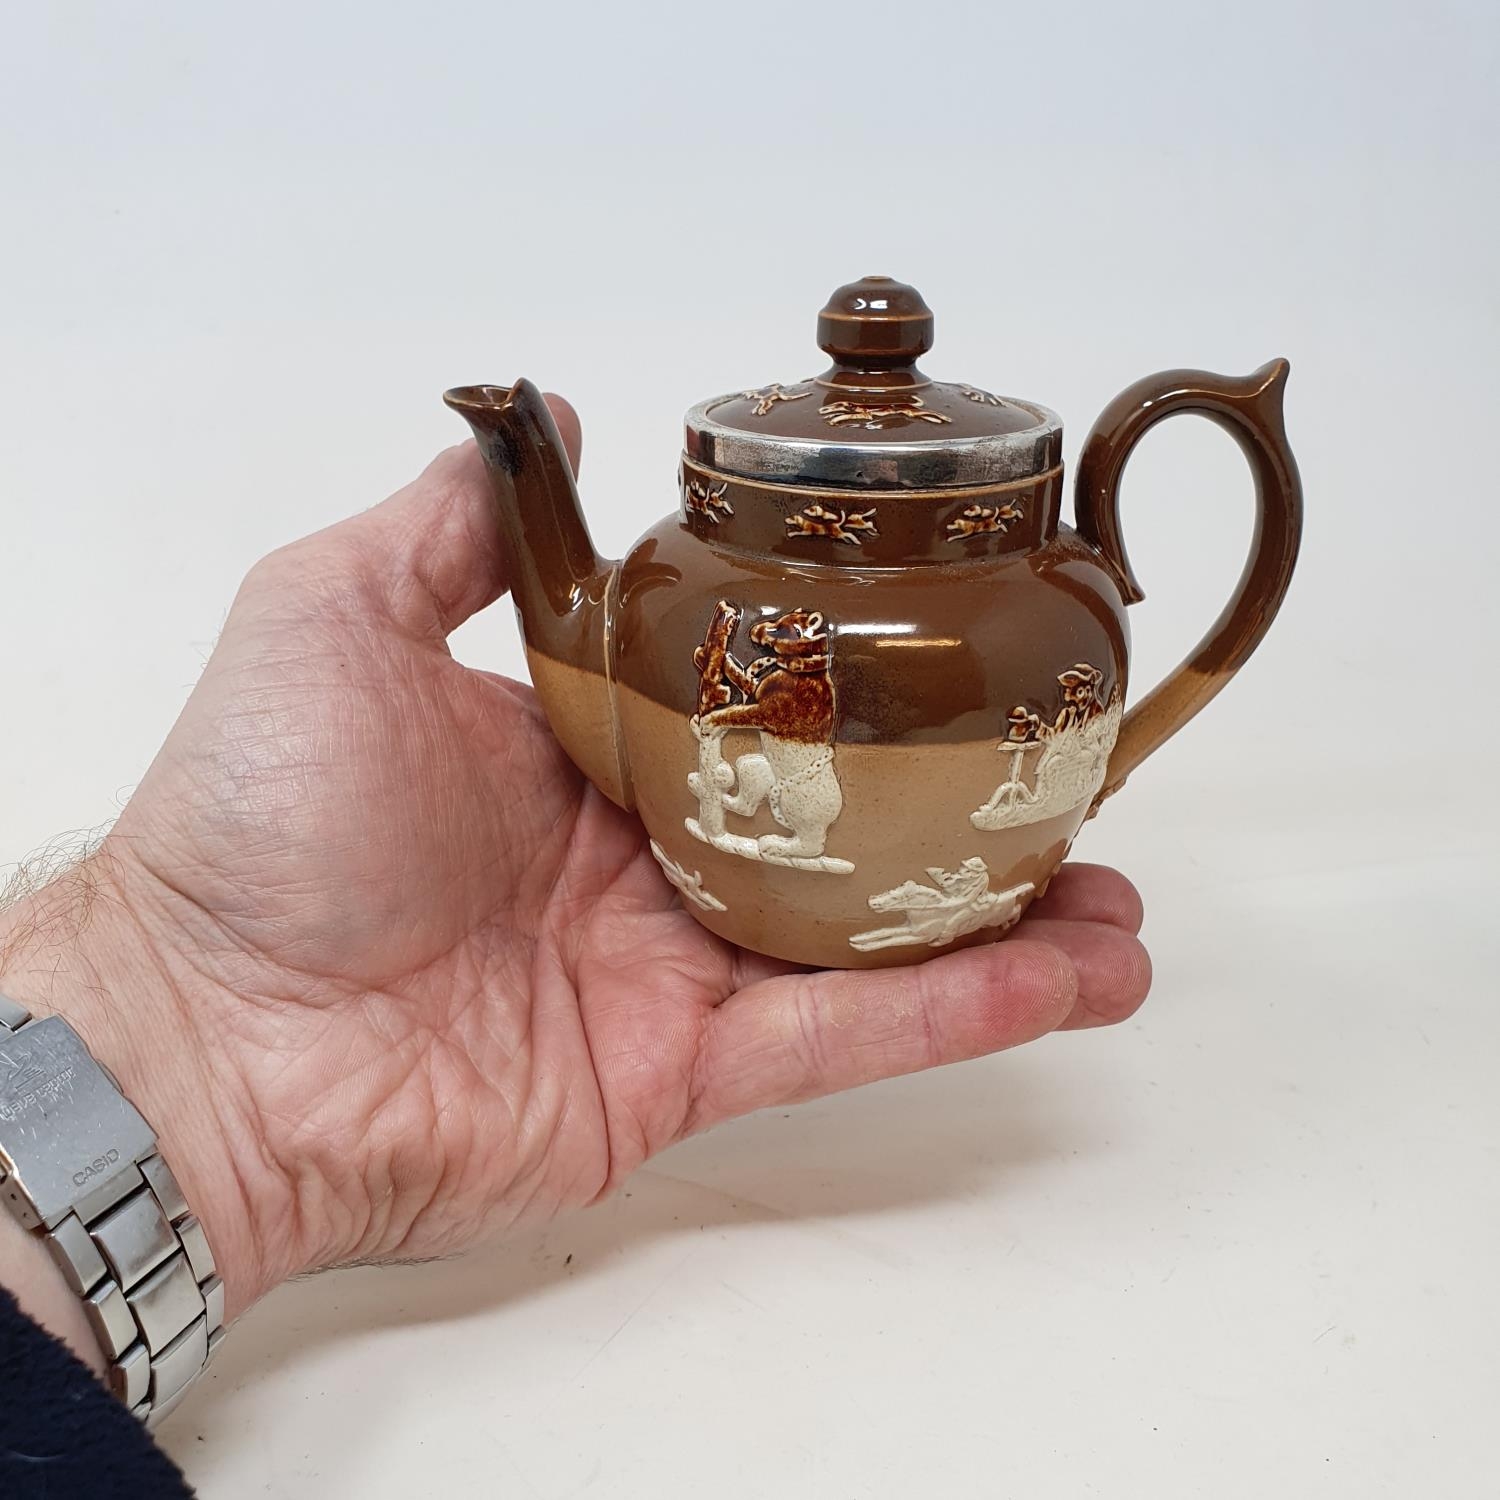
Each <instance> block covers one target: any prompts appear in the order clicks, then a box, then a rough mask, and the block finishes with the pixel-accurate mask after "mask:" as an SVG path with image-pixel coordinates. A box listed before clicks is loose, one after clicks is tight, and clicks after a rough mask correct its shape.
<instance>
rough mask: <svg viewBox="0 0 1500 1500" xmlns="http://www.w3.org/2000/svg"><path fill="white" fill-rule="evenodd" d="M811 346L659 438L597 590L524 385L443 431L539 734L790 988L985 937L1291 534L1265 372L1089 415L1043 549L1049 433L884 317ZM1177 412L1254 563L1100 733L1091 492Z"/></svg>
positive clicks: (1188, 381)
mask: <svg viewBox="0 0 1500 1500" xmlns="http://www.w3.org/2000/svg"><path fill="white" fill-rule="evenodd" d="M818 343H819V344H820V345H821V346H822V348H823V350H824V351H825V352H826V353H827V354H828V355H829V356H830V357H831V359H832V361H833V363H832V364H831V365H830V366H829V368H828V369H827V370H826V371H825V372H824V373H823V374H821V375H818V376H815V377H812V378H809V379H806V380H795V381H785V382H779V383H773V384H771V385H763V386H759V387H757V388H755V389H753V390H745V391H737V392H734V393H732V394H730V395H727V396H720V397H717V398H716V399H714V400H711V401H705V402H703V403H702V404H701V405H699V406H695V407H694V408H693V409H692V410H691V411H690V412H689V413H688V415H687V430H686V442H685V452H684V454H683V457H682V462H681V467H680V470H679V475H678V508H677V510H676V511H675V513H673V514H672V515H671V516H669V517H668V518H667V519H665V520H663V521H661V522H660V523H659V524H658V525H656V526H654V527H653V528H652V529H651V530H650V531H648V532H647V533H646V534H645V536H643V537H642V538H641V539H640V541H638V542H637V543H636V544H635V546H634V547H633V548H632V549H631V551H630V554H629V556H628V557H626V559H625V560H624V561H623V562H618V563H616V562H607V561H605V560H603V559H601V558H600V557H599V555H598V554H597V553H596V552H595V551H594V547H593V543H592V542H591V540H590V539H589V532H588V527H587V526H586V525H585V524H584V520H583V515H582V513H581V511H580V509H579V502H578V493H577V490H576V489H575V488H574V484H573V476H572V473H571V471H570V469H569V466H568V460H567V458H566V456H565V454H564V452H563V447H562V443H561V442H560V440H559V438H558V435H557V430H556V428H555V427H554V426H553V423H552V418H551V416H550V414H549V413H548V411H547V408H546V406H545V405H544V404H543V401H542V398H541V395H540V393H539V392H538V391H537V389H536V387H535V386H533V385H532V384H530V383H529V382H528V381H525V380H522V381H520V382H518V383H517V384H516V385H514V386H512V387H509V388H505V387H501V386H469V387H465V388H463V389H460V390H453V391H449V392H448V394H447V397H446V400H447V402H448V404H449V405H450V406H451V407H453V408H454V409H455V410H456V411H459V412H461V413H462V414H463V416H464V417H466V418H467V419H468V421H469V423H470V425H471V426H472V427H473V429H474V431H475V433H476V434H477V436H478V439H479V444H480V448H481V450H482V451H483V454H484V457H485V460H486V463H487V464H488V467H489V473H490V478H491V482H492V484H493V486H494V494H495V508H496V513H497V518H498V522H499V524H500V526H501V528H502V530H503V531H504V534H505V538H506V541H507V543H508V545H509V550H510V555H511V560H512V578H513V583H512V588H513V592H514V596H515V603H516V608H517V610H518V611H519V613H520V617H521V628H522V631H523V634H524V636H525V642H526V655H527V660H528V662H529V663H530V667H531V675H532V681H533V682H534V684H535V686H536V691H537V694H538V696H539V697H540V699H541V702H542V706H543V708H544V709H545V710H546V712H547V715H548V718H549V719H550V720H551V723H552V727H553V729H554V731H555V732H556V734H557V737H558V739H559V740H560V741H561V743H562V745H563V747H564V748H565V749H566V750H567V752H568V754H569V755H570V756H571V757H572V758H573V760H574V761H575V762H576V763H577V765H578V767H579V769H580V770H581V771H582V772H583V774H584V775H585V776H587V777H588V778H589V780H590V781H592V782H593V783H594V785H595V786H597V787H598V788H599V790H600V791H601V792H603V793H604V795H605V796H607V797H609V798H611V799H612V800H613V801H615V802H617V803H619V805H620V806H621V807H624V808H633V809H635V810H636V811H637V812H638V813H639V815H640V818H641V821H642V823H644V825H645V828H646V833H647V835H648V836H649V838H650V840H651V852H652V853H653V854H654V855H655V856H656V859H657V861H658V862H659V863H660V865H661V868H662V871H663V872H664V874H665V875H666V878H667V879H668V880H669V881H671V883H672V884H673V885H674V886H675V887H676V888H677V890H678V891H679V892H680V893H681V898H682V901H683V904H684V906H685V907H686V909H687V910H688V911H689V912H691V913H692V915H693V916H694V917H696V918H697V919H698V921H700V922H701V923H703V925H704V926H705V927H708V928H709V929H711V930H712V931H713V932H716V933H718V934H720V935H721V936H722V937H725V938H728V939H730V940H732V941H733V942H736V943H741V944H743V945H744V946H746V947H748V948H753V949H756V950H758V951H759V952H762V953H768V954H772V955H775V956H776V957H779V958H784V959H791V960H795V961H797V962H799V963H806V964H816V965H826V966H839V967H864V966H873V965H883V964H899V963H910V962H913V961H914V960H918V959H923V958H928V957H931V956H933V955H935V954H938V953H942V952H947V951H949V950H951V949H952V948H954V947H959V946H964V945H967V944H972V943H980V942H987V941H991V940H993V939H995V938H997V937H999V936H1000V935H1001V934H1002V933H1004V932H1005V931H1006V929H1007V928H1009V927H1010V926H1012V925H1013V924H1014V923H1015V922H1016V920H1017V919H1018V918H1019V917H1020V915H1021V913H1022V912H1023V911H1024V910H1025V909H1026V907H1027V905H1028V903H1029V902H1030V901H1031V900H1032V899H1033V897H1035V896H1036V895H1037V894H1038V893H1040V892H1041V891H1043V890H1044V889H1045V888H1046V885H1047V881H1048V880H1049V879H1050V877H1051V876H1052V873H1053V871H1055V870H1056V869H1057V866H1058V865H1059V863H1060V862H1061V861H1062V859H1063V857H1064V856H1065V855H1066V854H1067V852H1068V849H1069V847H1070V846H1071V844H1072V842H1073V838H1074V836H1075V835H1076V834H1077V832H1078V830H1079V828H1080V826H1081V825H1082V824H1083V822H1084V820H1085V819H1086V818H1087V817H1088V816H1089V815H1090V814H1091V813H1092V812H1093V811H1094V810H1095V809H1096V808H1097V807H1098V805H1099V803H1100V802H1101V801H1102V800H1103V799H1104V798H1105V797H1107V796H1109V795H1110V794H1111V793H1112V792H1114V791H1116V790H1117V789H1118V788H1119V787H1120V786H1121V784H1122V783H1123V782H1124V780H1125V778H1126V776H1128V775H1129V774H1130V772H1131V771H1133V770H1134V769H1135V768H1136V766H1138V765H1139V764H1140V763H1141V761H1143V760H1144V759H1145V758H1146V756H1148V755H1149V754H1150V753H1151V752H1152V751H1153V750H1155V749H1156V748H1157V746H1158V745H1160V744H1162V742H1163V741H1165V740H1166V739H1167V738H1168V737H1169V736H1170V735H1172V734H1174V733H1176V731H1177V730H1178V729H1180V728H1181V727H1182V725H1183V724H1185V723H1186V722H1187V721H1188V720H1189V719H1190V718H1192V716H1193V715H1194V714H1195V713H1197V712H1198V710H1199V709H1200V708H1202V707H1203V706H1204V704H1206V703H1207V702H1208V701H1209V699H1210V698H1212V697H1213V696H1214V694H1215V693H1217V692H1218V691H1219V689H1220V688H1222V687H1223V686H1224V684H1225V683H1226V682H1227V681H1228V680H1229V678H1230V677H1231V676H1232V675H1233V674H1234V672H1235V671H1236V670H1237V669H1238V668H1239V666H1240V665H1241V664H1242V663H1243V662H1244V660H1245V659H1246V657H1248V656H1249V654H1250V652H1251V651H1252V650H1254V648H1255V646H1256V645H1257V643H1258V642H1259V641H1260V639H1261V637H1262V636H1263V635H1264V634H1265V632H1266V629H1267V627H1268V626H1269V625H1270V623H1271V620H1272V618H1273V617H1274V616H1275V614H1276V611H1277V608H1278V607H1279V606H1280V604H1281V600H1282V597H1283V596H1284V594H1285V592H1286V588H1287V583H1288V581H1289V579H1290V577H1291V573H1292V565H1293V562H1294V561H1295V558H1296V554H1297V544H1298V538H1299V535H1300V531H1301V511H1302V496H1301V487H1300V484H1299V482H1298V478H1297V468H1296V464H1295V463H1294V461H1293V459H1292V455H1291V452H1290V450H1289V449H1288V447H1287V440H1286V434H1285V430H1284V428H1283V424H1282V390H1283V386H1284V385H1285V382H1286V374H1287V365H1286V362H1285V361H1284V360H1276V361H1273V362H1272V363H1271V364H1268V365H1266V366H1264V367H1263V368H1262V369H1259V370H1257V371H1256V372H1255V373H1254V374H1252V375H1247V376H1244V377H1240V378H1232V377H1227V376H1223V375H1210V374H1206V373H1204V372H1202V371H1198V370H1171V371H1168V372H1167V373H1165V374H1161V375H1153V376H1150V377H1149V378H1147V379H1145V380H1142V381H1140V382H1138V383H1137V384H1136V385H1133V386H1131V387H1130V389H1129V390H1127V391H1125V392H1123V393H1122V394H1121V395H1120V396H1118V397H1116V399H1115V400H1114V401H1112V402H1111V403H1110V405H1109V406H1108V407H1107V408H1106V409H1105V411H1104V414H1103V415H1102V416H1101V417H1100V418H1099V421H1098V422H1097V423H1096V424H1095V426H1094V430H1093V432H1092V433H1091V434H1090V435H1089V438H1088V441H1087V442H1086V443H1085V444H1084V448H1083V453H1082V457H1081V459H1080V461H1079V465H1078V479H1077V485H1076V489H1075V493H1074V510H1075V516H1076V521H1075V527H1074V528H1070V527H1068V526H1065V525H1063V524H1062V523H1061V520H1060V515H1059V513H1060V511H1061V508H1062V492H1063V469H1062V423H1061V422H1060V421H1059V419H1058V418H1057V416H1056V415H1055V414H1054V413H1052V412H1051V411H1049V410H1048V409H1047V408H1046V407H1044V406H1038V405H1036V404H1035V403H1033V402H1030V401H1017V400H1014V399H1012V398H1010V397H1002V396H996V395H992V394H991V393H990V392H989V391H988V390H986V389H984V388H983V387H980V386H975V385H962V384H947V383H944V382H942V381H936V380H932V379H930V378H929V377H928V376H927V375H926V374H924V373H923V372H922V371H921V370H920V369H919V368H918V367H917V360H918V359H919V358H921V357H922V356H923V355H924V354H926V352H927V350H928V349H929V348H930V347H931V344H932V314H931V312H930V311H929V310H928V307H927V304H926V303H925V302H924V301H923V300H922V298H921V296H920V294H919V293H918V292H916V291H915V290H914V289H913V288H912V287H909V286H905V285H903V284H902V283H900V282H898V281H892V280H891V279H890V278H888V277H884V276H869V277H866V278H865V279H864V280H863V281H857V282H854V283H852V284H851V285H849V286H845V287H840V288H839V290H838V291H836V292H835V293H834V294H833V297H832V298H831V299H830V301H829V303H828V305H827V307H825V308H824V309H823V311H822V313H821V314H820V315H819V318H818ZM1184 411H1187V412H1197V413H1198V414H1200V415H1202V416H1206V417H1209V418H1211V419H1212V420H1213V421H1215V422H1217V423H1219V424H1220V425H1221V426H1222V427H1225V428H1227V429H1228V431H1229V432H1230V433H1231V434H1233V436H1234V437H1235V438H1236V439H1237V440H1238V442H1239V444H1240V447H1241V448H1242V449H1243V450H1244V453H1245V456H1246V458H1247V459H1248V460H1249V463H1250V467H1251V470H1252V472H1253V474H1254V476H1255V492H1256V524H1255V537H1254V541H1253V543H1252V546H1251V550H1250V559H1249V562H1248V564H1247V565H1246V568H1245V571H1244V574H1243V576H1242V577H1241V579H1240V581H1239V584H1238V586H1237V587H1236V589H1235V591H1234V596H1233V597H1232V598H1231V599H1230V601H1229V603H1228V604H1227V605H1226V606H1225V609H1224V612H1223V613H1222V614H1221V615H1220V616H1219V618H1218V620H1217V621H1216V622H1215V623H1214V625H1213V627H1212V629H1211V630H1210V631H1209V632H1208V634H1207V635H1206V636H1205V637H1204V638H1203V640H1202V641H1201V642H1200V643H1199V644H1198V646H1197V648H1196V649H1195V650H1194V651H1193V653H1192V655H1191V656H1190V657H1189V658H1188V659H1187V661H1185V662H1184V663H1183V664H1182V666H1180V667H1178V668H1177V670H1176V671H1175V672H1173V673H1172V674H1171V676H1169V677H1168V678H1167V679H1166V681H1165V682H1163V683H1162V684H1160V686H1158V687H1157V688H1156V689H1155V690H1154V691H1152V692H1151V693H1148V694H1147V695H1146V696H1145V697H1144V698H1143V699H1141V700H1140V701H1139V702H1137V703H1134V704H1133V706H1132V707H1130V708H1129V709H1127V708H1126V706H1125V705H1126V699H1127V678H1128V670H1129V645H1128V643H1129V629H1128V626H1127V624H1126V619H1125V608H1126V606H1127V605H1129V604H1132V603H1134V602H1136V601H1137V600H1139V599H1140V598H1141V597H1142V595H1141V590H1140V587H1139V585H1138V584H1137V583H1136V581H1135V577H1134V575H1133V574H1132V572H1131V569H1130V564H1129V561H1128V560H1127V558H1126V555H1125V547H1124V544H1123V542H1122V541H1121V534H1120V522H1119V513H1118V504H1117V492H1118V487H1119V480H1120V473H1121V470H1122V469H1123V468H1124V465H1125V462H1126V460H1127V459H1128V458H1129V456H1130V453H1131V450H1132V449H1133V448H1134V447H1135V445H1136V443H1137V442H1138V441H1139V440H1140V438H1141V437H1142V435H1143V434H1144V433H1145V432H1146V431H1148V430H1149V429H1150V428H1151V427H1152V426H1153V425H1155V423H1157V422H1158V421H1160V420H1161V418H1163V417H1166V416H1170V415H1171V414H1172V413H1174V412H1184Z"/></svg>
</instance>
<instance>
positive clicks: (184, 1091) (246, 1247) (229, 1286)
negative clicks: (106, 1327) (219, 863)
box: [0, 854, 265, 1371]
mask: <svg viewBox="0 0 1500 1500" xmlns="http://www.w3.org/2000/svg"><path fill="white" fill-rule="evenodd" d="M0 993H3V994H6V995H8V996H10V997H11V998H12V999H13V1000H15V1001H17V1002H19V1003H20V1004H21V1005H23V1006H24V1007H25V1008H26V1009H27V1010H29V1011H31V1013H32V1014H33V1015H34V1016H45V1015H49V1014H56V1015H59V1016H61V1017H62V1018H63V1019H64V1020H66V1021H67V1022H68V1023H69V1024H70V1025H71V1026H72V1027H73V1029H74V1030H75V1031H77V1032H78V1033H79V1034H80V1035H81V1036H82V1037H83V1039H84V1041H85V1043H86V1044H87V1045H88V1048H89V1050H90V1051H91V1052H92V1053H93V1055H94V1057H95V1058H96V1059H97V1060H98V1061H99V1062H100V1063H102V1064H103V1065H104V1066H105V1067H106V1068H108V1069H109V1070H110V1072H111V1073H112V1074H113V1075H114V1077H115V1078H116V1080H117V1081H118V1083H119V1085H120V1088H121V1091H122V1092H123V1093H124V1094H125V1097H126V1098H127V1099H128V1100H129V1101H130V1102H131V1103H132V1104H133V1105H134V1106H135V1107H136V1109H138V1110H139V1111H140V1112H141V1114H142V1115H144V1116H145V1118H146V1120H147V1122H148V1124H149V1125H150V1126H151V1127H152V1129H153V1130H154V1131H155V1133H156V1135H157V1138H158V1145H159V1151H160V1154H161V1156H162V1159H163V1160H164V1161H165V1162H166V1163H167V1165H168V1166H169V1167H170V1168H171V1170H172V1172H173V1173H174V1174H175V1176H176V1177H177V1180H178V1182H179V1183H180V1184H181V1186H182V1189H183V1192H184V1195H185V1196H186V1198H187V1201H188V1204H189V1207H190V1208H191V1210H192V1212H193V1213H194V1214H195V1215H196V1216H197V1218H198V1220H199V1222H200V1223H201V1225H202V1226H203V1229H204V1232H205V1234H206V1236H207V1238H208V1242H209V1245H210V1248H211V1249H212V1251H213V1254H214V1257H215V1262H216V1269H217V1271H218V1274H219V1275H220V1276H221V1277H222V1278H223V1280H224V1284H225V1294H226V1311H227V1312H228V1314H229V1316H231V1317H232V1316H233V1315H234V1313H235V1312H237V1311H239V1310H240V1309H242V1308H243V1307H244V1306H245V1305H246V1304H247V1303H248V1302H250V1301H252V1300H253V1299H254V1298H255V1297H256V1296H257V1295H259V1293H260V1292H261V1291H263V1290H264V1289H265V1286H264V1280H265V1273H264V1270H263V1269H262V1263H261V1257H260V1256H259V1255H258V1254H257V1252H256V1249H255V1244H254V1236H253V1234H252V1232H251V1214H250V1210H249V1205H248V1204H247V1202H246V1200H245V1196H244V1193H243V1189H242V1178H241V1175H240V1174H239V1173H238V1172H237V1171H236V1169H235V1165H234V1161H233V1151H232V1145H231V1142H232V1139H233V1136H232V1133H231V1132H230V1131H229V1130H228V1129H226V1121H225V1118H224V1116H223V1114H222V1113H221V1111H220V1110H219V1108H218V1107H217V1102H216V1100H215V1097H214V1095H215V1088H214V1076H213V1071H212V1067H211V1065H210V1064H209V1063H208V1062H207V1060H206V1057H205V1052H206V1049H205V1047H204V1045H203V1038H202V1035H201V1033H200V1030H199V1024H198V1023H199V1021H200V1020H201V1018H199V1017H195V1016H194V1015H193V1014H192V1012H191V1004H190V1001H189V999H188V997H187V996H186V995H185V993H184V990H183V987H182V982H181V977H180V976H178V975H175V974H173V973H172V972H171V971H170V968H169V966H168V965H167V964H166V963H165V962H164V960H163V958H162V956H161V954H160V953H158V952H157V951H155V949H154V946H153V944H152V941H151V937H150V931H149V928H148V927H147V926H146V925H144V924H143V923H142V922H141V921H140V920H139V919H138V917H137V915H136V914H135V913H134V912H133V911H132V909H131V906H130V902H129V897H128V894H127V891H126V889H125V888H124V885H123V883H122V880H121V878H120V872H119V870H118V868H117V867H116V865H115V863H114V861H112V860H111V858H110V857H109V856H108V855H107V854H101V855H96V856H94V857H93V858H92V859H90V860H88V861H85V862H84V863H82V864H80V865H79V866H77V867H76V868H74V869H73V870H71V871H69V872H67V873H66V874H64V875H62V876H61V877H59V878H58V879H56V880H54V881H52V882H51V883H50V884H48V885H47V886H45V887H44V888H43V889H41V890H39V891H36V892H33V893H31V894H29V895H26V896H24V897H22V898H21V899H20V900H18V901H17V902H15V903H14V904H13V905H12V906H10V907H9V908H7V909H6V910H5V911H3V912H0ZM0 1284H3V1285H4V1286H6V1287H7V1288H8V1289H9V1290H10V1291H11V1292H12V1294H13V1295H14V1296H15V1297H16V1299H17V1301H18V1302H19V1304H20V1305H21V1307H22V1309H23V1310H24V1311H25V1312H27V1313H28V1314H29V1315H30V1316H31V1317H32V1318H33V1319H34V1320H35V1321H37V1322H39V1323H41V1324H42V1325H43V1326H44V1327H46V1328H47V1329H49V1330H50V1331H51V1332H53V1333H54V1334H56V1335H57V1336H58V1337H60V1338H62V1339H63V1340H64V1342H66V1343H67V1344H68V1346H69V1347H70V1348H71V1349H72V1350H73V1351H74V1353H76V1354H77V1355H78V1356H79V1357H80V1358H81V1359H82V1360H83V1361H84V1362H85V1363H87V1364H88V1365H89V1366H90V1367H91V1368H93V1369H95V1370H96V1371H97V1370H100V1369H102V1365H103V1361H102V1357H101V1353H100V1350H99V1346H98V1342H97V1339H96V1338H95V1336H94V1334H93V1332H92V1330H91V1328H90V1327H89V1324H88V1322H87V1319H86V1318H85V1315H84V1312H83V1305H82V1303H81V1302H80V1301H79V1299H78V1298H77V1297H76V1296H75V1295H74V1294H73V1293H72V1292H71V1291H70V1290H69V1288H68V1286H67V1284H66V1283H65V1282H64V1280H63V1277H62V1275H61V1273H60V1272H59V1270H58V1269H57V1267H56V1266H54V1265H53V1263H52V1261H51V1258H50V1256H49V1255H48V1254H47V1251H46V1248H45V1246H44V1245H43V1244H42V1242H41V1240H40V1239H39V1238H38V1237H37V1236H36V1235H35V1234H34V1233H32V1232H30V1231H28V1230H26V1229H24V1228H22V1227H21V1226H20V1225H19V1224H17V1223H15V1222H14V1221H13V1220H12V1219H11V1217H10V1216H9V1215H8V1214H0Z"/></svg>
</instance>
